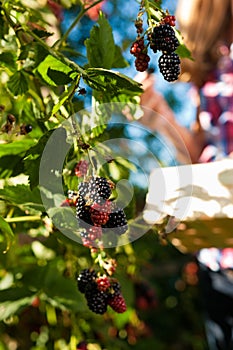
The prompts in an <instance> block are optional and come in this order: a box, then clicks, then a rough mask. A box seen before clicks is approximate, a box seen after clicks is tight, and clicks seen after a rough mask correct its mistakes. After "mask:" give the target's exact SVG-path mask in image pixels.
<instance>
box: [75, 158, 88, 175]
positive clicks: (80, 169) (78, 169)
mask: <svg viewBox="0 0 233 350" xmlns="http://www.w3.org/2000/svg"><path fill="white" fill-rule="evenodd" d="M88 166H89V164H88V162H87V161H86V160H80V161H79V162H78V163H77V164H76V166H75V168H74V173H75V175H76V176H77V177H83V176H85V175H86V174H87V170H88Z"/></svg>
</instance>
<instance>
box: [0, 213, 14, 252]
mask: <svg viewBox="0 0 233 350" xmlns="http://www.w3.org/2000/svg"><path fill="white" fill-rule="evenodd" d="M0 232H1V234H3V235H4V236H5V238H6V248H5V252H7V251H8V250H9V249H10V246H11V244H12V242H13V240H14V233H13V231H12V229H11V227H10V225H9V224H8V222H6V221H5V220H4V219H3V217H2V216H0Z"/></svg>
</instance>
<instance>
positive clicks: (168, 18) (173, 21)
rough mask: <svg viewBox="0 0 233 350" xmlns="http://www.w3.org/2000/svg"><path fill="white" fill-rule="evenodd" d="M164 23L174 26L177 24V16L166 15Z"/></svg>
mask: <svg viewBox="0 0 233 350" xmlns="http://www.w3.org/2000/svg"><path fill="white" fill-rule="evenodd" d="M162 23H164V24H169V25H170V26H172V27H174V26H175V25H176V17H175V16H171V15H166V16H165V17H164V18H163V20H162Z"/></svg>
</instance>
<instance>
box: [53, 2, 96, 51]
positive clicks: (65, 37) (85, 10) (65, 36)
mask: <svg viewBox="0 0 233 350" xmlns="http://www.w3.org/2000/svg"><path fill="white" fill-rule="evenodd" d="M102 1H103V0H97V1H95V2H94V3H93V4H91V5H90V6H88V7H84V5H82V9H81V11H80V12H79V14H78V16H77V17H76V18H75V20H74V21H73V23H72V24H71V25H70V27H69V28H68V29H67V31H66V32H65V33H64V34H63V35H62V37H61V39H60V40H58V41H57V42H56V43H55V44H54V47H58V48H61V46H62V45H63V43H64V42H66V40H67V38H68V36H69V35H70V33H71V31H72V30H73V29H74V28H75V27H76V25H77V24H78V22H79V21H80V19H81V18H82V17H83V16H84V15H85V13H86V12H87V11H88V10H90V9H91V8H92V7H94V6H96V5H98V4H99V3H100V2H102Z"/></svg>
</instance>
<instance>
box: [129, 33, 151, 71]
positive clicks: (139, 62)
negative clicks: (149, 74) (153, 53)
mask: <svg viewBox="0 0 233 350" xmlns="http://www.w3.org/2000/svg"><path fill="white" fill-rule="evenodd" d="M130 53H131V54H132V55H134V56H135V57H136V60H135V67H136V70H137V71H139V72H144V71H145V70H147V68H148V64H149V61H150V57H149V56H148V54H147V48H146V47H145V44H144V39H143V38H141V39H137V40H136V41H135V42H134V43H133V44H132V46H131V49H130Z"/></svg>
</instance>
